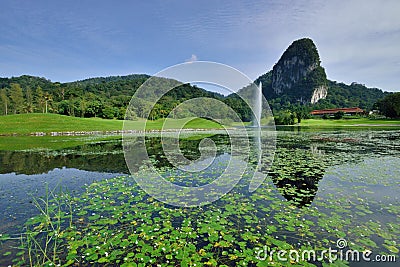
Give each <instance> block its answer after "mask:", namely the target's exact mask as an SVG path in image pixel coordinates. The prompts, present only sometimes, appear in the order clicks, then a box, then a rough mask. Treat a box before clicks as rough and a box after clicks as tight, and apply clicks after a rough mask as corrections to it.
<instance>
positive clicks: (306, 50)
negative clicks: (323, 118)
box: [255, 38, 389, 111]
mask: <svg viewBox="0 0 400 267" xmlns="http://www.w3.org/2000/svg"><path fill="white" fill-rule="evenodd" d="M259 82H262V84H263V94H264V96H265V98H266V99H267V100H268V103H269V105H270V106H271V108H272V110H274V111H279V110H293V109H298V106H302V107H304V108H306V109H307V110H311V109H322V108H335V107H360V108H362V109H365V110H371V109H372V107H373V105H374V104H375V103H376V102H377V101H378V100H379V99H381V98H383V97H385V96H386V95H387V94H389V93H387V92H383V91H382V90H380V89H377V88H367V87H366V86H364V85H362V84H358V83H352V84H351V85H346V84H344V83H338V82H335V81H330V80H328V79H327V78H326V74H325V70H324V68H323V67H321V65H320V58H319V55H318V51H317V48H316V46H315V44H314V43H313V41H312V40H311V39H308V38H303V39H300V40H296V41H294V42H293V43H292V44H291V45H290V46H289V47H288V48H287V49H286V51H285V52H284V53H283V55H282V57H281V58H280V59H279V61H278V62H277V63H276V64H275V65H274V67H273V69H272V70H271V71H269V72H267V73H265V74H263V75H261V76H260V77H258V78H257V79H256V81H255V83H256V84H258V83H259Z"/></svg>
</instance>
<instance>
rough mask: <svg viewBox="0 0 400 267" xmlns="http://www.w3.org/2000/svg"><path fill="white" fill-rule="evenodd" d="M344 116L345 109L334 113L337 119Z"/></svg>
mask: <svg viewBox="0 0 400 267" xmlns="http://www.w3.org/2000/svg"><path fill="white" fill-rule="evenodd" d="M343 117H344V112H343V111H338V112H336V113H335V115H334V118H335V119H337V120H339V119H341V118H343Z"/></svg>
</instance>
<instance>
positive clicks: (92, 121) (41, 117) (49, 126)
mask: <svg viewBox="0 0 400 267" xmlns="http://www.w3.org/2000/svg"><path fill="white" fill-rule="evenodd" d="M182 121H183V120H178V119H177V120H172V123H171V124H170V127H168V128H170V129H171V128H172V129H173V128H180V125H181V124H182ZM127 123H128V126H129V129H132V130H141V129H143V127H144V124H145V121H144V120H137V121H128V122H127ZM163 123H164V120H157V121H148V122H147V125H146V129H148V130H158V129H161V128H162V125H163ZM122 127H123V121H121V120H106V119H100V118H76V117H69V116H63V115H58V114H37V113H34V114H17V115H8V116H0V134H20V135H23V134H30V133H34V132H44V133H50V132H69V131H75V132H76V131H78V132H79V131H115V130H122ZM184 128H193V129H194V128H197V129H199V128H201V129H215V128H221V126H220V125H219V124H217V123H215V122H212V121H209V120H205V119H193V120H192V121H190V122H188V123H187V124H185V127H184Z"/></svg>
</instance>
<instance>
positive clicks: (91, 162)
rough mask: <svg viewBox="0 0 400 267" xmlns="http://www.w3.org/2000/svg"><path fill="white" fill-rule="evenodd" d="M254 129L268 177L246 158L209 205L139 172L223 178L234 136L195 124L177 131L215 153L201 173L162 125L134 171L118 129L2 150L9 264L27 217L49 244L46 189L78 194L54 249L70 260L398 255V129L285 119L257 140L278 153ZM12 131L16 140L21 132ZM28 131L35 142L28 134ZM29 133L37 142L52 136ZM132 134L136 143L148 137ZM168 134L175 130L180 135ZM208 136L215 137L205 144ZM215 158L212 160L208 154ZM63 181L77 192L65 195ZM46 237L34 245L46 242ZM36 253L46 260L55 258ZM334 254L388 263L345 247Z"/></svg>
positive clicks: (242, 137) (215, 261)
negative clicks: (155, 187) (169, 199)
mask: <svg viewBox="0 0 400 267" xmlns="http://www.w3.org/2000/svg"><path fill="white" fill-rule="evenodd" d="M249 131H251V130H249ZM247 132H248V131H246V133H247ZM261 135H262V136H264V135H265V132H264V133H262V134H261ZM250 136H251V137H249V136H247V134H244V133H243V130H242V132H240V131H238V134H237V136H236V137H235V138H237V140H238V141H237V143H238V144H239V146H238V149H237V150H239V152H237V153H238V155H241V153H242V152H243V151H244V150H245V149H242V148H241V147H240V144H244V143H246V142H250V148H251V153H250V157H249V158H248V161H250V162H252V163H251V164H250V165H253V166H256V165H257V159H258V156H260V157H261V158H262V160H263V161H262V162H263V164H264V165H263V166H261V168H260V169H259V172H261V173H263V174H268V176H267V177H266V179H265V180H264V181H263V183H262V184H261V186H260V187H259V188H257V190H255V191H254V192H249V190H248V188H249V184H250V183H251V181H252V174H253V173H252V170H250V169H251V168H249V169H246V170H245V172H244V175H243V179H242V180H240V181H239V182H238V183H237V185H236V186H235V187H234V188H233V190H232V191H230V192H228V193H227V194H225V195H224V196H223V197H222V198H220V199H219V200H217V201H215V202H213V203H212V204H209V205H204V206H201V207H184V206H182V207H176V206H171V205H168V204H163V203H162V202H159V201H158V200H157V199H155V198H154V197H153V196H149V195H147V194H146V192H144V191H143V190H142V189H141V188H140V187H139V186H138V185H137V183H136V181H138V180H137V179H143V177H144V178H146V173H147V172H149V169H146V168H143V166H147V165H148V164H150V165H151V166H154V167H155V168H156V169H157V171H159V172H160V173H162V176H163V177H164V179H166V180H168V181H170V182H172V183H174V184H176V185H181V186H191V187H201V186H203V185H205V184H208V183H210V182H212V181H214V180H215V179H216V178H217V177H218V176H219V175H220V174H221V172H222V171H223V169H224V168H226V167H227V164H228V162H229V160H231V154H232V153H234V152H232V150H231V149H230V145H231V144H232V142H233V141H232V139H231V138H229V136H227V135H225V134H224V133H223V132H221V131H209V132H202V133H198V132H193V133H185V136H184V137H183V138H182V139H181V140H179V146H180V149H181V151H182V154H183V155H184V156H185V157H186V158H188V159H190V160H197V162H196V164H199V165H201V164H203V165H204V164H208V165H207V166H208V167H207V168H206V169H205V170H204V171H203V172H194V173H193V172H192V174H191V175H187V173H185V172H184V171H182V170H179V169H177V167H176V166H174V164H171V162H170V161H171V157H172V158H175V159H177V160H180V161H181V164H182V165H184V164H185V161H182V159H181V158H179V155H175V154H168V153H166V151H164V150H163V145H164V143H165V142H162V141H161V139H160V137H159V136H158V135H157V134H154V135H152V136H150V137H148V138H146V140H145V142H144V143H145V146H146V150H147V152H148V154H149V159H148V160H147V161H145V159H143V160H142V159H141V158H140V157H139V158H137V159H135V164H136V165H134V166H129V169H130V170H131V171H132V170H133V171H134V173H133V174H132V175H129V170H128V167H127V165H126V163H125V158H124V152H123V144H122V142H121V140H120V138H118V137H112V138H105V139H104V140H101V141H98V140H96V139H88V141H87V142H83V143H82V144H80V145H77V146H72V147H67V148H62V149H52V150H50V149H47V150H44V149H41V150H38V149H34V150H25V151H7V150H2V151H0V166H1V167H0V200H1V201H0V211H1V213H0V220H1V222H2V224H1V226H0V233H1V234H3V236H2V238H0V242H1V244H0V255H2V257H1V260H0V265H1V266H3V265H10V264H12V263H13V260H14V263H15V264H20V265H24V264H25V265H29V261H28V259H27V255H26V254H23V253H24V252H26V251H27V250H26V246H25V250H23V249H22V248H19V249H18V248H16V247H18V246H20V240H19V238H20V237H21V234H22V236H23V237H24V238H25V235H26V233H27V232H26V229H24V228H23V227H24V224H25V223H26V222H27V221H28V222H27V227H28V229H31V232H32V231H33V230H32V229H39V230H40V231H41V232H40V234H34V235H32V236H33V239H31V240H40V241H39V242H38V243H39V244H41V242H45V241H43V240H46V238H48V237H46V231H45V229H48V228H45V227H46V224H44V223H43V218H40V216H39V217H38V215H40V212H39V210H38V209H37V208H36V207H35V205H34V204H35V201H34V199H39V198H40V197H43V196H45V195H46V188H48V190H50V191H51V192H52V197H54V198H56V199H58V200H57V201H58V202H57V201H56V202H57V203H61V202H60V201H61V200H60V199H62V201H66V200H65V199H67V201H68V204H65V205H63V208H62V209H63V210H62V214H63V222H62V223H61V224H60V229H58V231H59V233H58V235H57V236H58V237H59V238H60V240H62V242H60V245H59V247H56V248H57V252H56V253H55V257H54V258H53V259H55V260H56V262H58V261H59V260H60V259H61V260H62V261H63V263H67V264H68V265H73V264H75V263H77V262H79V263H80V264H81V265H83V266H85V265H87V266H90V265H93V264H95V263H97V264H107V263H109V264H111V265H113V264H117V265H123V264H125V266H136V265H134V264H133V263H135V264H136V263H138V264H139V263H140V264H142V265H143V266H148V265H155V266H156V265H157V264H160V265H168V264H169V265H171V266H177V265H182V266H184V265H187V266H194V264H197V265H208V266H216V265H226V266H236V265H242V266H267V265H268V264H269V263H270V262H275V263H276V264H277V265H278V266H279V265H285V264H289V263H290V262H291V261H292V262H295V261H298V262H299V264H301V265H306V264H308V263H310V264H315V265H317V266H319V265H321V262H325V263H327V262H329V258H327V257H326V255H325V257H321V259H318V258H316V259H308V260H302V259H301V258H299V259H295V260H294V261H293V259H292V258H289V259H286V261H284V260H282V257H279V255H277V253H272V251H273V250H278V249H281V250H285V251H287V253H286V255H288V254H289V251H291V250H293V251H296V252H293V253H292V256H293V257H294V258H296V257H295V256H296V255H297V254H301V252H302V251H305V250H310V249H315V251H317V254H318V253H319V252H320V251H322V250H328V249H329V248H331V249H336V250H340V251H341V252H342V256H343V254H346V252H347V251H350V252H351V251H364V250H366V249H368V250H371V251H372V254H371V256H370V258H371V259H372V258H374V257H376V256H382V255H386V257H388V255H394V256H396V257H397V261H398V260H399V244H400V238H399V237H400V213H399V204H400V201H399V198H400V178H399V177H400V168H398V166H399V165H400V130H396V129H382V128H381V129H378V128H370V129H368V128H364V129H359V128H355V129H354V130H344V129H319V130H318V131H316V130H312V129H306V128H297V127H282V128H279V129H278V132H277V134H276V150H275V151H274V153H272V154H271V153H264V154H263V153H261V154H257V153H258V152H257V151H258V148H259V146H262V151H267V152H271V151H272V150H271V144H270V143H268V144H266V143H265V142H261V144H258V145H257V144H254V138H253V136H252V135H250ZM1 138H2V137H0V142H2V139H1ZM7 138H8V139H7V140H9V138H10V137H7ZM13 138H16V140H17V141H14V142H15V143H17V142H18V138H22V137H13ZM23 138H24V142H26V138H28V137H23ZM29 138H30V139H31V142H37V140H38V138H42V137H29ZM132 138H133V139H134V142H136V139H135V138H137V139H138V140H139V139H140V137H135V136H133V137H132ZM166 138H167V139H166V140H172V141H173V140H174V137H173V136H171V137H168V136H167V137H166ZM204 138H206V139H207V140H209V141H210V142H211V143H207V142H203V143H202V140H204ZM58 140H59V139H58ZM261 140H263V139H261ZM204 144H205V145H206V147H205V148H204V146H203V150H202V149H200V150H199V146H202V145H204ZM211 144H215V147H214V148H215V150H214V152H212V153H211V152H208V151H211V148H213V146H214V145H211ZM208 146H210V150H208V149H207V147H208ZM242 150H243V151H242ZM254 151H256V152H254ZM203 152H204V153H203ZM235 153H236V152H235ZM138 155H141V154H140V153H139V154H138ZM210 157H212V158H213V159H214V160H213V161H210V162H208V161H207V160H208V159H209V158H210ZM272 159H273V162H272ZM271 164H272V165H271ZM191 167H192V168H196V167H197V165H194V166H191ZM139 176H140V177H139ZM65 192H68V193H69V194H70V196H71V197H68V198H65V199H63V197H64V195H65V194H64V193H65ZM164 193H168V192H164ZM170 193H171V195H173V194H172V193H173V192H170ZM193 198H195V197H193ZM177 201H178V200H177ZM179 201H180V200H179ZM51 203H52V204H53V205H54V201H53V202H51ZM63 203H64V202H63ZM54 206H56V205H54ZM66 207H69V210H68V209H65V208H66ZM52 212H54V211H52ZM59 212H61V211H59ZM71 213H72V215H71ZM60 214H61V213H60ZM59 217H60V218H61V216H59ZM30 218H31V219H30ZM52 220H53V219H52ZM69 220H70V222H69V225H68V221H69ZM54 221H56V220H53V221H51V222H52V223H53V222H54ZM35 227H36V228H35ZM47 227H48V226H47ZM34 238H36V239H34ZM339 240H340V242H339ZM61 244H62V245H61ZM343 244H345V246H343V247H341V246H342V245H343ZM35 246H36V247H35ZM40 246H41V245H38V244H36V245H31V248H34V249H36V250H40V249H39V248H40ZM67 246H68V247H69V248H70V249H68V250H67V249H66V247H67ZM339 246H340V247H339ZM34 249H32V251H33V250H34ZM21 251H23V252H21ZM49 253H50V252H49ZM296 253H297V254H296ZM16 254H18V256H16ZM39 254H40V253H39ZM53 256H54V255H53ZM267 256H268V257H267ZM21 258H24V259H21ZM374 259H375V258H374ZM35 261H36V262H39V263H40V262H42V263H45V262H46V259H45V260H43V259H42V258H40V257H38V258H36V259H35ZM335 263H336V264H339V263H343V264H345V265H350V266H365V265H366V264H368V266H374V265H376V264H378V263H377V262H373V261H372V260H371V261H370V262H366V261H360V262H356V260H352V259H350V260H348V259H347V261H346V259H343V257H342V260H340V258H339V259H338V260H335ZM385 266H395V263H385Z"/></svg>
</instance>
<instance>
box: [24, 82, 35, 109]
mask: <svg viewBox="0 0 400 267" xmlns="http://www.w3.org/2000/svg"><path fill="white" fill-rule="evenodd" d="M25 95H26V102H25V105H24V111H25V112H26V113H32V112H33V110H34V106H33V94H32V89H31V88H30V87H28V88H27V89H26V92H25Z"/></svg>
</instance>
